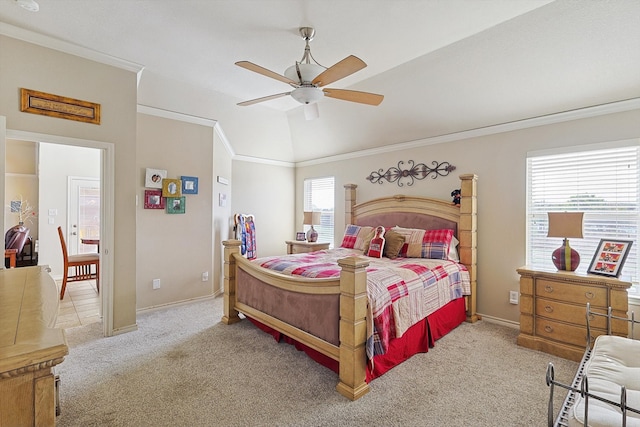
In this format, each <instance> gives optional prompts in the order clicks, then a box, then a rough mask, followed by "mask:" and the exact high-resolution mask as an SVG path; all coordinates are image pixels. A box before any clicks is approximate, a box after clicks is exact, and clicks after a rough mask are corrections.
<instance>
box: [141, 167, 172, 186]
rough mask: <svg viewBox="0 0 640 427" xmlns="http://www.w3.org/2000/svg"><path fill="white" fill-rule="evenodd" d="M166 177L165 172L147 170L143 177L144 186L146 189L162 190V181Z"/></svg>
mask: <svg viewBox="0 0 640 427" xmlns="http://www.w3.org/2000/svg"><path fill="white" fill-rule="evenodd" d="M166 177H167V171H166V170H162V169H151V168H147V171H146V173H145V177H144V186H145V187H147V188H162V180H163V179H165V178H166Z"/></svg>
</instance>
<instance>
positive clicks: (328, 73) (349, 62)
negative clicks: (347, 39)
mask: <svg viewBox="0 0 640 427" xmlns="http://www.w3.org/2000/svg"><path fill="white" fill-rule="evenodd" d="M366 66H367V64H365V63H364V61H363V60H362V59H360V58H358V57H357V56H353V55H349V56H347V57H346V58H344V59H343V60H342V61H340V62H338V63H337V64H334V65H332V66H331V67H329V68H327V69H326V70H324V71H323V72H322V73H320V74H318V76H317V77H316V78H315V79H313V81H312V82H311V83H313V84H314V85H316V86H319V87H321V86H326V85H328V84H331V83H333V82H335V81H336V80H340V79H342V78H344V77H347V76H349V75H351V74H353V73H355V72H356V71H359V70H362V69H363V68H364V67H366Z"/></svg>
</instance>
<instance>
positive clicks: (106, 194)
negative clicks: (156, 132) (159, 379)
mask: <svg viewBox="0 0 640 427" xmlns="http://www.w3.org/2000/svg"><path fill="white" fill-rule="evenodd" d="M3 119H4V118H3ZM3 122H4V121H3ZM3 134H4V135H3ZM7 138H9V139H15V140H23V141H33V142H37V143H46V144H52V145H63V146H65V145H66V146H70V147H78V148H87V149H93V150H94V152H95V153H96V155H97V156H98V158H99V168H98V171H99V173H98V175H99V181H100V182H101V186H100V200H101V203H100V239H101V241H100V244H101V259H100V263H101V265H100V276H101V278H100V296H101V301H100V308H101V312H102V326H103V334H104V335H105V336H112V335H113V333H114V331H113V284H112V280H113V279H112V278H113V257H114V253H113V250H110V249H111V248H113V230H114V228H113V227H114V180H115V164H114V145H113V144H112V143H107V142H101V141H92V140H78V139H75V138H66V137H60V136H55V135H46V134H38V133H33V132H25V131H16V130H6V131H5V128H0V154H2V155H3V157H4V155H5V146H6V143H5V140H6V139H7ZM0 172H2V173H0V176H1V177H2V178H1V179H4V172H5V171H4V168H2V170H1V171H0ZM81 175H84V174H81ZM65 179H66V178H65ZM3 187H4V185H3ZM63 188H65V195H64V197H63V200H62V203H63V205H56V206H61V208H60V210H58V208H57V207H56V206H53V207H48V206H44V205H41V206H39V212H40V215H39V219H38V221H39V223H40V225H46V226H47V227H40V228H41V229H40V230H39V231H40V236H39V239H40V243H41V245H42V244H43V243H44V242H45V241H46V240H47V237H45V235H44V233H45V230H46V233H47V235H48V240H49V241H50V243H51V242H55V243H53V246H54V247H55V248H56V249H54V250H57V253H58V255H59V256H60V259H61V258H62V254H61V252H60V248H59V246H60V243H59V239H58V238H57V225H56V226H55V227H51V226H52V225H55V224H56V223H59V222H60V221H61V220H64V221H65V222H66V206H67V203H66V198H67V195H66V193H67V190H66V188H67V184H66V183H65V184H63ZM3 193H4V192H3ZM3 195H4V194H3ZM62 210H64V211H65V212H64V215H62V212H61V211H62ZM0 222H1V221H0ZM52 223H53V224H52ZM50 228H54V229H55V234H54V233H53V232H51V230H49V229H50ZM103 248H104V250H102V249H103ZM40 250H41V251H43V250H44V248H42V247H41V248H40ZM43 254H44V252H43ZM40 264H44V263H43V262H42V263H40ZM60 265H62V264H61V263H60Z"/></svg>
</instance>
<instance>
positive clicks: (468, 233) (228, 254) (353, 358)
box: [222, 174, 478, 400]
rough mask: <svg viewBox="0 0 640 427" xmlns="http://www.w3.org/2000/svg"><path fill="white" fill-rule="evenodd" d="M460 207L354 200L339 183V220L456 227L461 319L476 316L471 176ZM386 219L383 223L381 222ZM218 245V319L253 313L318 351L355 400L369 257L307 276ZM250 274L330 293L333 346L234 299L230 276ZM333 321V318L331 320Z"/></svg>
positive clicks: (301, 290) (267, 282) (362, 364)
mask: <svg viewBox="0 0 640 427" xmlns="http://www.w3.org/2000/svg"><path fill="white" fill-rule="evenodd" d="M460 180H461V184H460V189H461V199H460V206H459V207H458V206H455V205H453V204H452V203H451V202H450V201H443V200H437V199H431V198H424V197H414V196H392V197H385V198H379V199H375V200H371V201H369V202H365V203H362V204H356V197H355V196H356V185H353V184H348V185H345V224H358V225H370V224H374V225H380V224H381V223H380V222H377V221H378V219H377V218H389V215H394V214H396V213H399V212H401V214H400V215H401V216H402V215H405V219H407V220H413V219H415V218H420V217H429V218H431V219H434V220H435V221H436V224H437V223H438V221H440V222H441V223H449V224H453V225H454V226H455V227H457V233H456V236H457V238H458V240H459V241H460V243H459V245H458V253H459V255H460V262H461V263H462V264H464V265H465V267H466V268H467V269H468V270H469V275H470V279H471V294H470V295H469V296H466V297H465V298H466V301H465V304H466V311H467V321H468V322H475V321H476V320H478V316H477V314H476V277H477V272H476V254H477V199H476V185H477V184H476V183H477V176H476V175H473V174H466V175H461V176H460ZM385 224H387V223H385ZM397 225H401V226H403V227H415V228H424V227H418V226H416V225H414V223H413V222H412V223H398V224H397ZM223 245H224V316H223V317H222V322H223V323H225V324H232V323H236V322H239V321H240V320H241V317H240V316H239V314H240V313H242V314H243V315H245V316H247V317H250V318H253V319H255V320H257V321H259V322H261V323H263V324H264V325H267V326H268V327H270V328H273V329H275V330H277V331H279V332H281V333H283V334H284V335H286V336H288V337H290V338H293V339H294V340H296V341H298V342H300V343H302V344H304V345H306V346H308V347H310V348H311V349H313V350H315V351H318V352H320V353H321V354H323V355H325V356H327V357H329V358H331V359H333V360H336V361H338V362H339V374H338V375H339V381H338V385H337V386H336V389H337V391H338V392H339V393H340V394H342V395H344V396H345V397H347V398H349V399H351V400H356V399H358V398H360V397H362V396H363V395H365V394H366V393H367V392H368V391H369V384H367V383H366V381H365V376H366V352H365V341H366V335H367V326H366V316H367V291H366V285H367V277H366V276H367V273H366V268H367V266H368V265H369V262H368V261H367V259H365V258H361V257H349V258H344V259H341V260H339V261H338V264H339V265H340V267H341V269H342V270H341V273H340V278H339V279H337V278H325V279H307V278H302V277H292V276H287V275H283V274H280V273H276V272H273V271H269V270H267V269H264V268H261V267H258V266H256V265H254V264H252V263H251V262H250V261H248V260H247V259H246V258H244V257H243V256H242V255H241V254H240V242H239V241H238V240H228V241H224V242H223ZM247 274H248V275H249V276H251V280H252V281H255V280H258V281H260V282H262V283H264V286H271V287H274V288H277V289H278V290H279V291H282V292H287V293H293V294H298V295H299V294H305V295H312V296H320V297H330V298H332V297H334V298H336V300H338V299H339V300H338V301H339V322H340V323H339V345H336V344H332V343H330V342H328V341H326V340H325V339H321V338H319V337H317V336H315V335H313V334H311V333H308V332H306V331H303V330H302V329H299V328H297V327H295V326H292V325H290V324H288V323H286V322H284V321H282V320H279V319H278V318H276V317H274V316H273V315H272V314H273V313H271V314H270V313H266V312H264V311H262V310H260V309H256V308H255V307H252V306H251V305H249V304H245V303H242V302H239V301H238V298H237V293H238V290H239V289H240V287H242V285H243V283H241V281H240V280H236V278H238V277H239V276H241V275H244V276H243V277H248V276H246V275H247ZM336 320H337V319H336Z"/></svg>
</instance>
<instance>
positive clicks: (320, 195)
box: [304, 176, 335, 246]
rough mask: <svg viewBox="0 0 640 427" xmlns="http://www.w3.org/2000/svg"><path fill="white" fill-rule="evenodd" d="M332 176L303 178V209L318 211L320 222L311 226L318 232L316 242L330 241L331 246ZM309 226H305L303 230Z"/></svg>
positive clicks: (333, 184) (333, 187) (333, 188)
mask: <svg viewBox="0 0 640 427" xmlns="http://www.w3.org/2000/svg"><path fill="white" fill-rule="evenodd" d="M334 192H335V179H334V177H332V176H331V177H325V178H311V179H305V180H304V210H305V211H307V212H309V211H315V212H320V224H319V225H314V226H313V228H315V230H316V231H317V232H318V242H323V243H331V246H333V224H334V220H333V218H334V212H333V211H334V205H335V199H334ZM308 228H309V227H307V228H305V230H304V231H305V232H306V231H307V230H308Z"/></svg>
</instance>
